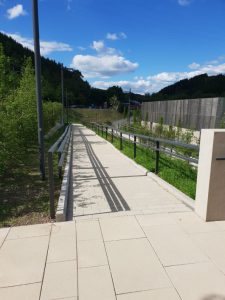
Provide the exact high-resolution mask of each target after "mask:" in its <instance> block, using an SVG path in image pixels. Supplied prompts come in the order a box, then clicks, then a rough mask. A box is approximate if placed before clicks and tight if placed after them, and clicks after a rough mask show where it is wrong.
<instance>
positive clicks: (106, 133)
mask: <svg viewBox="0 0 225 300" xmlns="http://www.w3.org/2000/svg"><path fill="white" fill-rule="evenodd" d="M105 138H106V140H107V139H108V127H106V128H105Z"/></svg>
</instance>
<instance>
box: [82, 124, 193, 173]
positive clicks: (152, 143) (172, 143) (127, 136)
mask: <svg viewBox="0 0 225 300" xmlns="http://www.w3.org/2000/svg"><path fill="white" fill-rule="evenodd" d="M87 125H88V126H89V127H90V128H92V130H94V129H95V130H96V132H97V133H98V134H100V132H101V135H102V136H103V135H104V132H105V134H106V139H108V135H109V134H110V135H111V142H112V143H113V141H114V137H117V138H119V141H120V150H123V140H126V141H128V142H131V143H133V157H134V158H136V156H137V145H140V146H142V147H145V148H148V149H151V150H153V151H155V155H156V156H155V157H156V159H155V173H156V174H158V173H159V160H160V153H164V154H166V155H168V156H170V157H175V158H178V159H181V160H185V161H188V162H189V163H193V164H195V165H196V166H197V165H198V158H195V157H191V156H187V155H184V154H182V153H179V151H178V150H179V149H186V150H193V151H195V152H197V153H198V152H199V146H198V145H192V144H185V143H183V142H180V141H176V140H170V139H163V138H157V137H152V136H147V135H142V134H137V133H133V132H127V131H124V130H120V129H116V128H113V127H111V126H108V125H105V124H98V123H93V122H92V123H89V124H87ZM168 147H172V148H175V150H174V149H172V150H171V149H169V148H168Z"/></svg>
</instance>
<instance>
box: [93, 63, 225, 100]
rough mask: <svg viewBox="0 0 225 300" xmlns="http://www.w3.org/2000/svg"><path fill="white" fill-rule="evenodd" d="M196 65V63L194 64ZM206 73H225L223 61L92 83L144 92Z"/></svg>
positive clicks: (103, 86) (101, 86)
mask: <svg viewBox="0 0 225 300" xmlns="http://www.w3.org/2000/svg"><path fill="white" fill-rule="evenodd" d="M196 65H197V64H196ZM205 73H207V74H208V75H217V74H221V73H225V63H222V64H217V65H212V64H205V65H202V66H201V65H199V67H198V68H197V69H196V70H193V71H190V72H162V73H159V74H156V75H152V76H148V77H146V78H143V77H135V78H134V80H131V81H125V80H124V81H95V82H94V83H93V84H92V85H93V86H94V87H97V88H103V89H107V88H108V87H110V86H113V85H118V86H121V87H122V88H123V89H124V90H128V89H131V90H132V91H133V92H136V93H140V94H145V93H154V92H158V91H159V90H161V89H162V88H164V87H166V86H168V85H171V84H173V83H175V82H177V81H180V80H182V79H190V78H192V77H194V76H197V75H201V74H205Z"/></svg>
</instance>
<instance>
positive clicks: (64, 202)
mask: <svg viewBox="0 0 225 300" xmlns="http://www.w3.org/2000/svg"><path fill="white" fill-rule="evenodd" d="M71 126H73V125H71ZM72 146H73V127H72V128H71V136H70V142H69V147H68V153H67V158H66V165H65V169H64V175H63V180H62V185H61V191H60V196H59V201H58V206H57V211H56V222H64V221H66V216H67V207H68V202H69V190H70V181H71V170H72V154H73V152H72Z"/></svg>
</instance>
